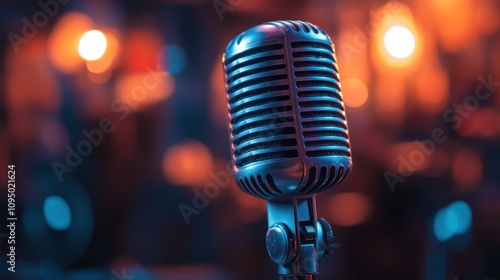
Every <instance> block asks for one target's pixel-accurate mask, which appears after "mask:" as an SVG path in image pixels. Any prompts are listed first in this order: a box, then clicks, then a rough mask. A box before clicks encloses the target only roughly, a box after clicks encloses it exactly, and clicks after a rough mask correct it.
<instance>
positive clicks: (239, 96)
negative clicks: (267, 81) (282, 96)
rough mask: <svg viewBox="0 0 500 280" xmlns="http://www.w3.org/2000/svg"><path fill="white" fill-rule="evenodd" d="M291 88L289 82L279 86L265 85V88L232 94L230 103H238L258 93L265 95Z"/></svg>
mask: <svg viewBox="0 0 500 280" xmlns="http://www.w3.org/2000/svg"><path fill="white" fill-rule="evenodd" d="M289 88H290V87H289V86H288V84H286V85H278V86H268V87H263V88H258V89H255V90H251V91H246V92H241V93H238V94H237V95H234V96H231V98H229V104H231V105H233V104H236V103H238V102H239V101H241V100H243V99H247V98H251V97H254V96H258V95H263V94H266V93H272V92H275V91H284V90H288V89H289Z"/></svg>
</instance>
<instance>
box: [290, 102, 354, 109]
mask: <svg viewBox="0 0 500 280" xmlns="http://www.w3.org/2000/svg"><path fill="white" fill-rule="evenodd" d="M299 107H300V108H317V107H318V108H336V109H339V110H340V111H344V108H343V107H342V105H341V104H339V103H338V102H335V101H331V100H321V101H301V102H299Z"/></svg>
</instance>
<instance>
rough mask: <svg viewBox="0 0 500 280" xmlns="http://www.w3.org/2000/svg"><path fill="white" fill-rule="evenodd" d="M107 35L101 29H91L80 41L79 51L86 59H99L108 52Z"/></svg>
mask: <svg viewBox="0 0 500 280" xmlns="http://www.w3.org/2000/svg"><path fill="white" fill-rule="evenodd" d="M106 45H107V40H106V36H105V35H104V34H103V33H102V32H101V31H99V30H90V31H88V32H86V33H85V34H83V36H82V38H81V39H80V42H79V43H78V53H79V54H80V56H81V57H83V59H85V60H91V61H92V60H97V59H99V58H100V57H102V56H103V55H104V52H106Z"/></svg>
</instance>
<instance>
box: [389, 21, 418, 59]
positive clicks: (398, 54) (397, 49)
mask: <svg viewBox="0 0 500 280" xmlns="http://www.w3.org/2000/svg"><path fill="white" fill-rule="evenodd" d="M384 46H385V48H386V50H387V52H388V53H389V54H390V55H392V56H393V57H395V58H401V59H403V58H407V57H409V56H410V55H411V54H412V53H413V51H414V50H415V37H414V36H413V34H412V33H411V31H410V30H409V29H408V28H406V27H403V26H393V27H391V28H389V29H388V30H387V31H386V32H385V35H384Z"/></svg>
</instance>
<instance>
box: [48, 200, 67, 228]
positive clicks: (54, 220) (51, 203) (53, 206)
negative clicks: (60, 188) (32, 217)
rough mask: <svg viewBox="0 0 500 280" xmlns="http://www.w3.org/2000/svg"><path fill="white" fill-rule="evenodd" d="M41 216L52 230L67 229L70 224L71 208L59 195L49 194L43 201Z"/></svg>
mask: <svg viewBox="0 0 500 280" xmlns="http://www.w3.org/2000/svg"><path fill="white" fill-rule="evenodd" d="M43 216H44V217H45V221H46V222H47V224H48V225H49V227H50V228H52V229H53V230H67V229H68V228H69V226H70V225H71V210H70V208H69V205H68V203H67V202H66V200H64V198H62V197H60V196H49V197H47V198H46V199H45V201H44V202H43Z"/></svg>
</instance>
